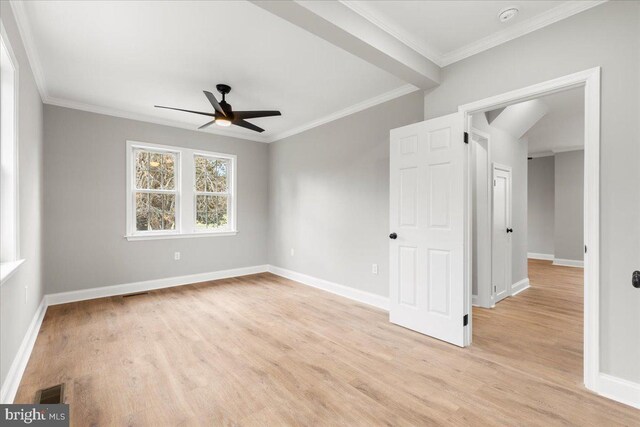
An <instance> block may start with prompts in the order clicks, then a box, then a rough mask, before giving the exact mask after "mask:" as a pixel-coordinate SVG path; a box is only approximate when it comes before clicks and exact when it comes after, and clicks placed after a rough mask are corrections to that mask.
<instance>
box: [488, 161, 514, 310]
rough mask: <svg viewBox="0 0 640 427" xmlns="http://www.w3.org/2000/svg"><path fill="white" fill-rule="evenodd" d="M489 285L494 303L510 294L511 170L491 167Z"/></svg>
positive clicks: (497, 166)
mask: <svg viewBox="0 0 640 427" xmlns="http://www.w3.org/2000/svg"><path fill="white" fill-rule="evenodd" d="M492 212H493V214H492V215H493V227H492V228H493V231H492V241H491V247H492V254H491V283H492V286H493V289H492V292H493V294H494V297H495V300H494V301H495V302H498V301H500V300H502V299H504V298H506V297H508V296H509V295H510V294H511V233H512V232H513V229H512V228H511V168H509V167H507V166H500V165H497V164H494V165H493V206H492Z"/></svg>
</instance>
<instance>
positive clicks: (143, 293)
mask: <svg viewBox="0 0 640 427" xmlns="http://www.w3.org/2000/svg"><path fill="white" fill-rule="evenodd" d="M142 295H149V292H136V293H135V294H127V295H122V298H131V297H139V296H142Z"/></svg>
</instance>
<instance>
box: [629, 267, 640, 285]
mask: <svg viewBox="0 0 640 427" xmlns="http://www.w3.org/2000/svg"><path fill="white" fill-rule="evenodd" d="M631 284H633V287H634V288H640V271H638V270H636V271H634V272H633V275H632V276H631Z"/></svg>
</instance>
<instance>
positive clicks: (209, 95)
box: [203, 90, 227, 117]
mask: <svg viewBox="0 0 640 427" xmlns="http://www.w3.org/2000/svg"><path fill="white" fill-rule="evenodd" d="M203 92H204V95H205V96H206V97H207V99H208V100H209V102H210V103H211V105H212V106H213V108H214V109H215V110H216V111H217V112H218V113H220V114H222V115H223V116H225V117H227V113H225V112H224V110H223V109H222V107H221V106H220V104H218V100H217V99H216V97H215V96H213V94H212V93H211V92H208V91H206V90H203Z"/></svg>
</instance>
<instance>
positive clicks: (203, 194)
mask: <svg viewBox="0 0 640 427" xmlns="http://www.w3.org/2000/svg"><path fill="white" fill-rule="evenodd" d="M194 159H195V165H196V176H195V180H196V182H195V194H196V228H197V229H200V230H202V229H226V228H227V226H228V225H229V202H230V201H231V195H230V193H229V180H228V176H229V171H230V168H231V161H230V160H229V159H222V158H218V157H209V156H203V155H196V156H195V157H194Z"/></svg>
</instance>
